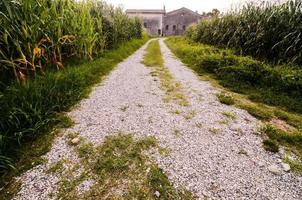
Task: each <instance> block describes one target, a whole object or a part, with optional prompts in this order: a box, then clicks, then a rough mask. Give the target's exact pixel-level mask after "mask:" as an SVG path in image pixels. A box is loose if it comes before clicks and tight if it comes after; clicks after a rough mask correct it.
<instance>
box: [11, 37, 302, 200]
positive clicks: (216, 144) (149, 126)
mask: <svg viewBox="0 0 302 200" xmlns="http://www.w3.org/2000/svg"><path fill="white" fill-rule="evenodd" d="M151 43H152V42H151ZM155 43H156V42H153V45H155V46H154V48H155V50H156V44H155ZM159 43H160V47H161V52H162V56H163V59H164V63H162V65H158V66H149V67H146V66H145V65H144V64H142V63H143V62H142V61H143V59H144V55H145V49H146V48H147V45H148V44H146V45H145V46H143V47H142V48H141V49H139V50H138V51H137V52H136V53H135V54H134V55H132V56H131V57H129V58H128V59H126V60H125V61H124V62H122V63H120V64H119V66H118V67H117V68H116V69H115V70H114V71H113V72H112V73H111V75H110V76H109V77H108V78H107V79H106V80H104V81H103V82H102V83H101V84H99V85H98V86H97V87H96V88H95V89H94V90H93V92H92V93H91V95H90V96H89V98H87V99H85V100H83V101H82V102H81V103H80V104H79V105H78V106H77V107H75V108H74V109H73V111H72V112H70V113H69V116H70V117H71V118H72V119H73V120H74V121H75V126H74V127H72V128H70V129H68V130H63V131H62V134H61V136H59V137H58V138H57V139H56V140H55V142H54V144H53V146H52V149H51V151H50V152H49V153H47V154H46V155H45V156H44V159H45V162H44V163H43V164H41V165H38V166H36V167H35V168H33V169H31V170H29V171H27V172H26V173H24V174H23V175H22V176H21V177H19V178H18V179H17V180H18V182H19V183H20V184H21V187H20V190H19V192H18V193H17V194H16V196H15V199H57V198H63V199H75V198H77V199H80V198H88V199H95V198H97V197H98V198H99V199H109V198H110V199H121V198H126V199H132V198H134V199H153V198H154V199H157V198H161V199H192V198H197V199H203V198H210V199H239V198H248V199H301V197H302V190H301V188H302V179H301V177H299V176H295V175H294V174H292V173H291V172H289V171H288V169H287V166H286V165H285V164H284V163H283V162H282V157H283V155H281V154H273V153H270V152H266V151H265V150H264V149H263V147H262V138H261V136H260V135H259V133H258V128H259V124H260V122H259V121H258V120H256V119H255V118H253V117H252V116H250V115H249V114H248V113H247V112H246V111H244V110H241V109H238V108H235V107H233V106H227V105H224V104H221V103H220V102H219V101H218V99H217V97H216V95H217V93H219V91H218V89H215V88H214V87H213V86H211V85H210V83H209V82H206V81H201V80H199V79H198V76H196V75H195V74H194V73H193V72H192V71H191V70H189V69H188V68H186V67H185V66H184V65H183V64H182V63H181V62H180V61H179V60H178V59H176V58H175V57H174V56H173V55H172V53H171V52H170V50H169V49H168V48H167V47H166V45H165V44H164V41H163V40H159ZM153 50H154V49H153ZM151 56H152V55H151ZM151 60H152V59H151ZM129 134H130V135H129ZM108 136H109V137H108ZM161 169H162V170H163V171H162V170H161ZM166 175H167V176H166ZM167 177H169V180H168V179H167ZM189 191H190V192H189Z"/></svg>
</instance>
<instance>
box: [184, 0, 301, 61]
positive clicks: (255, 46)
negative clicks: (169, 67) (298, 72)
mask: <svg viewBox="0 0 302 200" xmlns="http://www.w3.org/2000/svg"><path fill="white" fill-rule="evenodd" d="M187 36H188V37H189V38H190V39H192V40H194V41H195V42H201V43H206V44H210V45H216V46H220V47H229V48H233V49H235V50H236V52H237V53H239V54H245V55H251V56H253V57H256V58H259V59H263V60H267V61H271V62H274V63H281V62H286V63H289V62H290V63H295V64H299V65H301V64H302V1H301V0H288V1H287V2H286V3H283V4H273V3H267V2H263V3H261V4H255V3H249V4H247V5H245V6H244V7H243V8H241V9H238V10H233V11H230V12H229V13H227V14H225V15H223V16H221V17H217V18H213V19H210V20H205V21H201V22H200V23H199V24H198V25H197V26H196V27H193V28H191V29H190V30H189V31H188V33H187Z"/></svg>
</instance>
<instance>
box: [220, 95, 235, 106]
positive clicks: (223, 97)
mask: <svg viewBox="0 0 302 200" xmlns="http://www.w3.org/2000/svg"><path fill="white" fill-rule="evenodd" d="M217 97H218V99H219V101H220V102H221V103H223V104H226V105H233V104H235V100H234V98H233V97H232V96H231V95H230V94H226V93H224V92H222V93H220V94H218V95H217Z"/></svg>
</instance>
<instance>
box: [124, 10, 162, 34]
mask: <svg viewBox="0 0 302 200" xmlns="http://www.w3.org/2000/svg"><path fill="white" fill-rule="evenodd" d="M126 13H127V15H128V16H130V17H138V18H140V19H141V20H142V23H143V26H144V29H145V30H146V31H147V33H149V34H150V35H162V28H163V19H164V15H165V13H166V11H165V9H164V10H142V9H128V10H126Z"/></svg>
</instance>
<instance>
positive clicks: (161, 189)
mask: <svg viewBox="0 0 302 200" xmlns="http://www.w3.org/2000/svg"><path fill="white" fill-rule="evenodd" d="M154 148H158V150H159V151H165V153H166V151H167V150H165V149H164V150H163V148H159V146H158V144H157V142H156V140H155V138H154V137H145V138H140V139H136V138H134V137H133V136H132V135H130V134H117V135H112V136H107V137H106V138H105V140H104V142H103V143H102V144H101V145H100V146H97V147H94V146H93V145H92V144H90V143H88V142H86V141H85V139H83V138H81V143H80V144H79V145H77V146H75V149H76V151H77V152H78V155H79V157H80V160H81V161H80V162H81V165H80V166H81V167H82V168H84V170H82V171H81V172H80V174H79V175H78V176H76V177H74V176H71V175H72V174H74V173H75V172H76V171H77V170H79V166H75V167H74V169H72V171H70V172H68V173H67V174H65V175H64V174H63V178H62V180H61V181H60V187H59V194H58V198H61V199H96V198H103V197H107V198H108V199H157V197H156V195H155V193H156V192H158V193H159V194H160V199H167V200H169V199H194V197H193V195H192V193H190V192H189V191H187V190H183V189H175V188H174V187H173V184H172V183H170V181H169V179H168V177H167V175H166V174H165V173H164V172H163V171H162V170H161V169H160V168H159V167H158V166H157V164H155V163H154V162H153V161H152V160H151V159H150V158H149V157H148V156H147V155H146V152H148V151H150V150H152V149H154ZM71 177H73V178H71ZM89 180H93V183H94V184H93V185H92V186H91V187H90V188H89V189H88V190H87V191H84V192H83V193H82V194H81V193H79V192H78V191H77V188H78V186H79V185H80V184H81V183H83V182H84V181H89Z"/></svg>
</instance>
